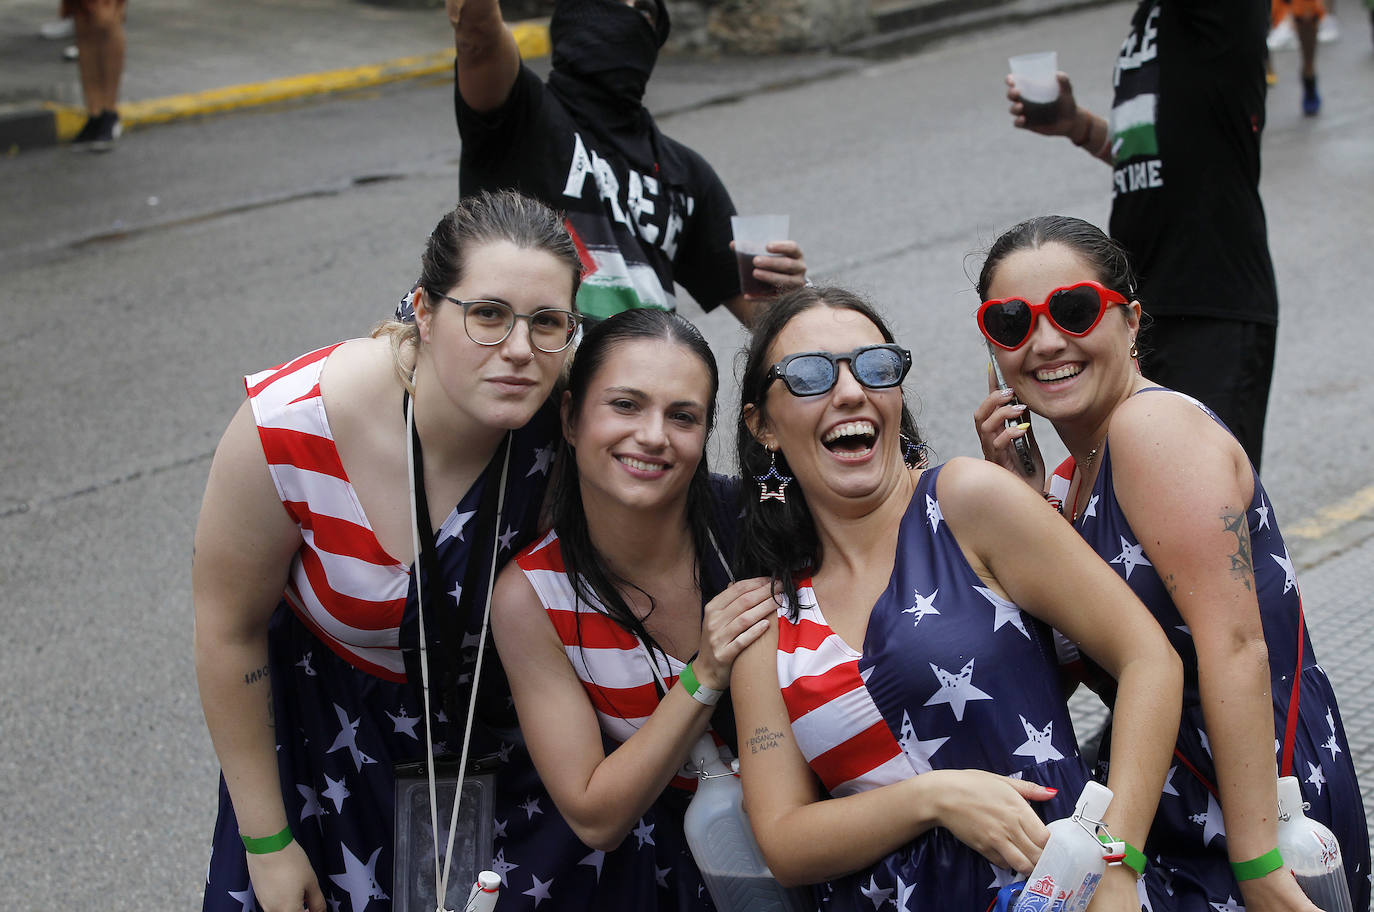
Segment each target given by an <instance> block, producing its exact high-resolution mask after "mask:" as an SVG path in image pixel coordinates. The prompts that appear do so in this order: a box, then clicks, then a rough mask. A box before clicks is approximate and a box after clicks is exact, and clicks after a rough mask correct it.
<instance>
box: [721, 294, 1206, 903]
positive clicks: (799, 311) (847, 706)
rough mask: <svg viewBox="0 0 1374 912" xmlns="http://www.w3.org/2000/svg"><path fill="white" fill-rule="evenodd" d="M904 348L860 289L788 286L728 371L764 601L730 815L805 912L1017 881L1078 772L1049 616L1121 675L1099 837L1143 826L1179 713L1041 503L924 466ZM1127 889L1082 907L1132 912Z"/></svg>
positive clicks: (1119, 596) (1108, 576) (746, 519)
mask: <svg viewBox="0 0 1374 912" xmlns="http://www.w3.org/2000/svg"><path fill="white" fill-rule="evenodd" d="M911 359H912V355H911V353H910V352H909V351H907V350H906V349H905V348H902V347H901V346H900V345H897V344H896V342H895V340H894V339H893V336H892V333H891V332H890V331H889V330H888V329H887V327H886V325H885V324H884V323H883V321H882V319H881V318H880V317H879V316H878V314H877V313H876V312H875V311H874V310H873V308H871V307H870V306H868V305H867V304H866V303H865V302H864V301H862V300H861V299H859V298H857V297H856V296H854V295H853V294H851V293H849V292H847V291H844V290H842V289H837V288H805V289H801V290H799V291H794V292H791V293H789V294H787V295H784V296H783V297H782V298H779V299H778V301H777V302H776V303H774V304H773V305H772V307H771V308H770V309H769V310H768V311H767V313H766V314H765V315H764V317H763V318H762V320H761V321H760V323H759V325H758V326H757V327H756V329H755V331H754V337H753V340H752V342H751V344H750V347H749V352H748V360H747V363H746V365H745V368H744V374H743V378H742V380H741V391H740V393H741V399H742V403H743V404H742V406H741V410H740V422H739V442H738V446H739V458H740V466H741V468H742V471H743V472H744V473H745V474H746V475H751V476H753V477H755V478H756V479H758V481H759V483H760V488H759V496H758V497H754V498H750V499H749V501H748V502H747V507H746V510H745V513H744V516H743V518H742V519H741V521H740V526H741V528H740V540H741V545H742V554H743V561H744V566H745V569H747V570H751V571H761V572H763V573H767V574H770V575H771V576H772V577H773V578H774V579H775V580H776V581H777V582H778V583H779V584H780V586H781V588H782V589H783V591H784V593H785V594H786V596H787V600H786V604H785V605H784V606H783V607H782V608H781V609H780V610H779V611H778V616H777V618H776V621H775V623H774V624H773V625H772V626H771V627H770V628H769V630H768V632H767V633H766V634H765V635H764V636H763V637H761V638H760V639H759V641H758V642H757V643H755V644H754V645H753V646H751V647H750V648H749V649H748V650H746V651H745V654H744V655H743V656H741V657H740V659H739V661H737V662H736V663H735V669H734V674H733V677H732V693H733V694H734V701H735V704H734V705H735V713H736V717H737V718H738V721H739V730H740V733H741V740H742V741H744V742H745V744H744V745H742V749H741V758H740V759H741V774H742V776H743V779H744V791H745V803H746V806H747V808H748V812H749V818H750V820H751V822H752V823H753V826H754V832H755V834H756V835H757V836H758V841H759V844H760V846H761V848H762V849H763V852H764V855H765V857H766V858H767V859H768V863H769V866H770V868H771V869H772V871H773V873H774V874H776V875H777V876H778V878H779V880H782V881H787V882H792V883H809V884H817V885H818V889H819V891H820V892H818V894H817V896H818V901H820V900H824V901H825V902H826V904H827V905H826V908H827V909H834V910H855V912H857V910H865V912H871V910H873V909H874V908H876V907H878V906H880V905H882V904H883V902H885V901H886V900H888V899H891V900H892V901H893V902H895V903H896V905H897V907H898V908H901V909H910V910H917V909H921V910H937V909H938V910H946V909H965V910H981V909H985V908H987V907H988V906H989V905H990V903H991V902H992V900H993V899H994V898H995V896H996V893H997V889H998V887H999V886H1001V885H1003V884H1006V883H1009V882H1011V881H1013V880H1015V879H1017V878H1016V876H1015V875H1016V874H1017V873H1019V874H1021V875H1025V874H1027V873H1029V872H1030V870H1031V868H1032V866H1033V865H1034V863H1035V861H1036V860H1037V859H1038V857H1039V855H1040V851H1041V849H1042V847H1043V846H1044V844H1045V842H1046V840H1047V838H1048V832H1047V829H1046V827H1045V822H1044V821H1045V820H1051V819H1056V818H1061V817H1067V816H1069V814H1071V813H1072V812H1073V808H1074V804H1075V802H1076V800H1077V798H1078V796H1079V793H1080V792H1081V790H1082V788H1083V786H1084V784H1085V783H1086V782H1087V780H1088V771H1087V768H1086V765H1085V764H1084V762H1083V761H1082V759H1081V758H1080V757H1079V754H1078V747H1077V744H1076V742H1075V740H1074V734H1073V727H1072V723H1071V721H1070V719H1069V714H1068V710H1067V708H1066V706H1065V704H1064V699H1063V697H1062V695H1061V693H1060V690H1059V680H1058V664H1057V661H1056V650H1055V646H1054V641H1053V639H1052V637H1051V631H1050V628H1051V627H1054V628H1057V629H1059V630H1060V631H1062V632H1063V633H1064V634H1065V635H1066V636H1067V637H1068V638H1069V639H1070V640H1072V641H1073V642H1075V643H1077V644H1078V645H1079V646H1080V647H1081V648H1082V649H1083V650H1084V651H1085V652H1087V653H1089V654H1091V655H1093V656H1094V657H1095V658H1096V659H1097V660H1098V661H1099V662H1101V663H1102V664H1103V666H1104V667H1106V668H1107V669H1109V671H1110V673H1111V674H1113V675H1114V676H1115V678H1116V679H1117V680H1118V681H1119V683H1120V688H1121V697H1120V700H1119V709H1120V713H1121V715H1120V719H1121V726H1120V734H1119V738H1120V739H1121V745H1122V752H1121V755H1120V760H1119V762H1117V763H1115V764H1113V766H1112V770H1111V776H1110V779H1109V781H1108V785H1109V787H1110V788H1111V789H1112V791H1113V793H1114V795H1115V797H1114V798H1113V800H1112V802H1111V806H1110V807H1109V808H1108V810H1107V812H1106V823H1107V824H1108V826H1109V828H1110V830H1111V832H1112V834H1113V835H1114V836H1116V837H1117V838H1118V839H1123V840H1125V841H1127V842H1130V843H1134V844H1137V845H1138V844H1139V843H1140V841H1141V840H1142V839H1143V838H1144V835H1145V832H1146V830H1147V829H1148V827H1149V821H1150V817H1151V815H1152V814H1153V813H1154V808H1155V803H1156V801H1157V800H1158V797H1159V790H1160V787H1161V785H1162V784H1163V781H1164V774H1165V771H1166V769H1167V768H1168V747H1167V744H1168V741H1169V739H1170V738H1171V737H1172V734H1173V732H1174V729H1175V726H1176V724H1177V721H1178V698H1179V691H1180V686H1181V674H1180V671H1179V664H1178V659H1177V657H1175V656H1174V655H1173V653H1172V652H1171V651H1170V650H1169V646H1168V643H1167V641H1166V640H1165V638H1164V635H1163V633H1162V632H1160V631H1159V630H1158V629H1157V628H1156V626H1155V625H1154V624H1153V623H1152V622H1151V620H1150V617H1149V614H1148V613H1147V612H1146V611H1145V609H1144V608H1143V607H1142V606H1141V605H1140V603H1139V602H1138V601H1137V600H1136V599H1135V598H1134V597H1133V596H1132V595H1131V592H1130V590H1129V589H1128V588H1127V587H1126V586H1125V585H1124V584H1123V583H1122V582H1121V580H1119V579H1117V578H1116V577H1115V575H1114V574H1113V573H1112V572H1111V571H1110V570H1109V569H1108V568H1107V567H1105V566H1104V565H1103V564H1102V562H1101V561H1099V560H1097V559H1096V558H1095V557H1094V555H1093V554H1092V552H1091V550H1090V549H1088V548H1086V547H1085V546H1084V544H1083V542H1082V541H1081V540H1079V539H1078V538H1077V537H1076V536H1074V535H1073V534H1072V532H1071V530H1069V529H1067V528H1065V527H1064V524H1063V522H1062V521H1061V520H1060V519H1059V517H1058V516H1056V515H1055V514H1054V512H1053V511H1052V510H1050V509H1049V508H1048V507H1047V506H1046V505H1045V503H1044V501H1043V500H1042V499H1041V498H1039V497H1038V496H1036V495H1035V494H1034V493H1032V492H1031V491H1030V490H1029V489H1027V488H1026V487H1025V486H1024V485H1021V484H1020V483H1018V482H1016V481H1015V480H1014V479H1010V478H1007V477H1006V473H1005V472H1002V471H1000V470H996V469H995V467H993V466H989V465H987V464H986V463H983V462H979V461H974V460H968V459H955V460H952V461H951V462H949V463H947V464H945V465H942V466H935V467H929V466H927V465H926V463H925V459H924V458H923V450H922V447H921V440H920V437H919V435H918V434H917V430H916V426H915V423H914V422H913V421H912V420H911V416H910V414H909V412H908V411H907V408H906V404H905V402H904V399H903V394H902V389H901V384H902V381H903V379H904V378H905V377H906V374H907V370H908V369H909V367H910V365H911ZM1047 568H1053V571H1052V572H1049V571H1048V570H1047ZM1103 610H1106V611H1110V612H1111V618H1112V620H1111V623H1102V622H1101V621H1100V620H1099V619H1098V618H1099V616H1098V614H1097V612H1099V611H1103ZM1130 875H1131V871H1130V870H1129V869H1121V870H1118V869H1116V868H1112V869H1109V870H1108V872H1107V874H1106V876H1105V877H1104V879H1103V880H1102V883H1101V885H1100V886H1099V888H1098V896H1097V898H1096V899H1094V901H1093V905H1094V909H1095V910H1101V909H1112V910H1122V912H1124V910H1131V909H1134V908H1135V904H1136V902H1137V895H1136V889H1135V883H1134V881H1133V879H1132V877H1131V876H1130Z"/></svg>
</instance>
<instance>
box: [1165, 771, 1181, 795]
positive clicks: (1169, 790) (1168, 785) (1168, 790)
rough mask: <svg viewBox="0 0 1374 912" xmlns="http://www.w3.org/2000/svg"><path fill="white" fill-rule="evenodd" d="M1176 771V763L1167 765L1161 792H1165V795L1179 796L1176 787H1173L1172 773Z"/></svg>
mask: <svg viewBox="0 0 1374 912" xmlns="http://www.w3.org/2000/svg"><path fill="white" fill-rule="evenodd" d="M1176 772H1178V765H1177V764H1175V765H1173V766H1171V767H1169V772H1168V773H1166V774H1165V776H1164V792H1163V794H1165V795H1173V796H1174V797H1175V798H1177V797H1179V794H1178V789H1176V788H1174V773H1176Z"/></svg>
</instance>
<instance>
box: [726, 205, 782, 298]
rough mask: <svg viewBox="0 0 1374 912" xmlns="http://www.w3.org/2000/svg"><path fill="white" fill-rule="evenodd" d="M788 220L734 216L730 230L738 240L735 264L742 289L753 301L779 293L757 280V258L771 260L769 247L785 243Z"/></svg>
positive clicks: (736, 242)
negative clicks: (755, 274) (768, 258)
mask: <svg viewBox="0 0 1374 912" xmlns="http://www.w3.org/2000/svg"><path fill="white" fill-rule="evenodd" d="M787 227H788V217H787V216H785V215H733V216H731V217H730V229H731V232H732V233H733V234H734V236H735V262H736V264H738V266H739V282H740V288H741V289H743V291H744V293H745V294H746V295H749V296H751V297H765V298H767V297H772V296H773V295H776V294H777V293H778V289H777V288H775V287H774V286H772V285H769V284H768V283H767V282H764V281H761V280H759V279H756V278H754V257H756V256H769V255H770V254H769V253H768V245H769V244H771V243H772V242H774V241H785V240H787V239H788V234H787Z"/></svg>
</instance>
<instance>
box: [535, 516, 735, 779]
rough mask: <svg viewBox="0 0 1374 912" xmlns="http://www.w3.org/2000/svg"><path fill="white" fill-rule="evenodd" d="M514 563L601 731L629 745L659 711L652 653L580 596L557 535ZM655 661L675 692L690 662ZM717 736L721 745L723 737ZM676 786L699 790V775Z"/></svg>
mask: <svg viewBox="0 0 1374 912" xmlns="http://www.w3.org/2000/svg"><path fill="white" fill-rule="evenodd" d="M515 563H516V564H517V565H518V566H519V567H520V569H521V570H522V571H524V573H525V579H527V580H529V582H530V585H531V586H533V587H534V591H535V594H536V595H538V596H539V601H540V602H542V603H543V605H544V610H545V611H546V612H547V613H548V616H549V620H550V621H551V622H552V623H553V627H554V630H555V631H557V633H558V639H559V640H560V641H561V642H562V643H563V653H564V655H566V656H567V657H568V661H569V662H570V663H571V664H572V667H573V669H574V670H575V671H576V672H577V677H578V678H579V679H580V680H581V681H582V687H583V688H584V689H585V690H586V692H587V697H588V699H590V700H591V702H592V706H593V708H595V710H596V716H597V721H598V722H599V723H600V725H601V730H602V731H603V732H604V733H605V734H606V735H608V736H610V737H611V738H613V739H615V741H616V742H617V743H622V744H623V743H624V742H626V741H628V740H629V739H630V736H631V735H633V734H634V733H635V732H637V731H639V729H640V728H641V727H642V726H643V725H644V723H645V722H647V721H648V720H649V716H651V715H653V712H654V710H655V709H656V708H657V707H658V702H659V695H658V688H657V686H656V681H655V678H654V672H653V669H652V668H651V667H650V665H649V662H650V659H649V652H648V650H647V649H646V648H645V647H644V646H643V645H641V644H640V642H639V640H638V639H637V638H636V637H635V635H634V634H632V633H630V632H629V631H628V630H626V629H624V628H623V627H621V626H620V625H619V624H617V623H616V622H615V621H613V620H612V619H611V618H610V616H609V615H607V614H606V612H605V609H604V608H603V607H602V606H601V603H600V602H599V601H596V600H595V597H594V596H592V597H591V599H590V600H589V599H586V598H578V597H577V595H576V593H574V591H573V586H572V580H571V579H570V578H569V576H568V573H567V570H566V569H565V568H564V564H563V551H562V549H561V548H560V547H559V544H558V534H557V533H556V532H553V531H550V532H549V533H548V534H547V535H545V536H544V537H543V538H542V539H540V540H539V541H537V542H535V543H533V544H532V545H530V546H529V547H528V548H526V549H525V550H524V551H523V552H521V553H520V555H519V556H517V557H516V558H515ZM655 658H656V660H657V661H658V662H659V668H658V671H659V674H660V675H662V676H663V682H664V684H665V685H666V686H667V687H668V688H671V687H672V686H673V685H674V684H676V683H677V678H678V675H679V674H681V673H682V669H683V667H684V666H685V665H686V663H685V662H682V661H680V660H678V659H677V658H674V657H673V656H669V655H664V654H663V653H656V657H655ZM664 660H666V664H667V667H666V668H665V667H664V664H663V663H664ZM713 737H715V739H716V743H717V744H718V745H719V744H720V743H721V740H720V738H719V737H716V736H715V735H713ZM726 762H727V763H728V762H729V759H728V758H727V759H726ZM672 784H673V786H674V787H676V788H680V789H683V790H685V791H695V790H696V776H695V775H694V774H691V773H690V772H689V771H687V770H685V769H684V770H682V771H680V772H679V773H678V775H676V776H674V777H673V781H672Z"/></svg>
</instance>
